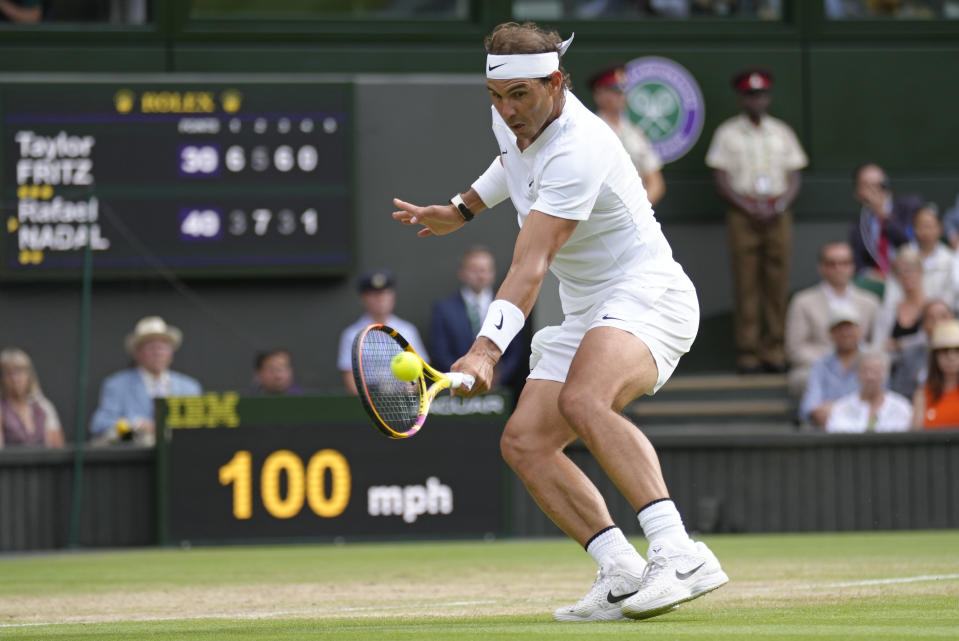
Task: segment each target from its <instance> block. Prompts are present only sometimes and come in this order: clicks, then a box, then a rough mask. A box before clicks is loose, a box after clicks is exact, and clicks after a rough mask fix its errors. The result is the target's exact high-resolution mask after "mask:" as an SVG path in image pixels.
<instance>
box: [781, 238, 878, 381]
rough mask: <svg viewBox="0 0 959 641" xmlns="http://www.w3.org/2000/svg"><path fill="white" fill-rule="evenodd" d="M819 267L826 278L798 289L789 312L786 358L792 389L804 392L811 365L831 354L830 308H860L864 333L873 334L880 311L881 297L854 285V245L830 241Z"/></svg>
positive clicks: (825, 246) (820, 251) (820, 258)
mask: <svg viewBox="0 0 959 641" xmlns="http://www.w3.org/2000/svg"><path fill="white" fill-rule="evenodd" d="M817 269H818V271H819V275H820V276H821V277H822V280H821V281H820V282H818V283H817V284H815V285H813V286H812V287H807V288H806V289H803V290H800V291H798V292H796V293H795V294H794V295H793V297H792V300H791V301H790V302H789V307H788V309H787V311H786V357H787V358H788V359H789V391H790V393H791V394H792V395H793V397H795V398H798V397H799V396H801V395H802V393H803V389H805V387H806V378H807V377H808V376H809V368H810V367H812V364H813V363H815V362H816V361H818V360H819V359H820V358H822V357H823V356H825V355H826V354H828V353H829V352H830V351H831V350H832V348H833V343H832V339H831V337H830V333H829V317H830V310H831V309H832V308H834V307H836V306H839V305H849V306H851V307H852V308H853V309H855V310H856V313H857V316H858V318H859V324H860V327H861V329H862V335H863V336H869V335H870V334H871V333H872V327H873V323H874V321H875V318H876V314H877V313H878V311H879V298H878V297H877V296H876V295H875V294H873V293H872V292H869V291H866V290H865V289H861V288H859V287H856V286H855V285H853V284H852V276H853V271H854V267H853V258H852V247H850V246H849V244H848V243H845V242H828V243H826V244H825V245H823V246H822V247H821V248H820V249H819V261H818V264H817Z"/></svg>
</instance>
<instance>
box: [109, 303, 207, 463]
mask: <svg viewBox="0 0 959 641" xmlns="http://www.w3.org/2000/svg"><path fill="white" fill-rule="evenodd" d="M182 343H183V333H182V332H181V331H180V330H179V329H178V328H176V327H173V326H172V325H167V323H166V321H165V320H163V319H162V318H160V317H159V316H145V317H143V318H141V319H140V320H139V321H137V324H136V327H134V329H133V332H132V333H130V334H128V335H127V337H126V349H127V353H128V354H130V356H132V357H133V360H134V363H135V366H134V367H130V368H128V369H125V370H121V371H119V372H116V373H115V374H111V375H110V376H108V377H107V378H106V379H105V380H104V381H103V385H102V386H101V387H100V404H99V406H98V407H97V409H96V411H95V412H94V414H93V419H92V420H91V421H90V432H91V434H92V435H93V436H94V437H95V438H96V440H97V441H99V442H110V441H115V440H118V439H120V438H127V437H129V438H131V439H132V440H135V441H138V442H140V443H143V444H145V445H149V444H151V443H153V441H154V435H155V432H156V426H155V424H154V422H153V399H155V398H165V397H168V396H199V395H200V394H201V393H202V392H203V390H202V388H201V387H200V384H199V383H198V382H197V381H196V380H195V379H193V378H190V377H189V376H187V375H185V374H180V373H179V372H174V371H172V370H171V369H170V365H171V364H172V363H173V353H174V352H175V351H176V350H177V349H179V348H180V345H181V344H182Z"/></svg>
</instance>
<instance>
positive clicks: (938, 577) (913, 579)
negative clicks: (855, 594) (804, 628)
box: [790, 574, 959, 590]
mask: <svg viewBox="0 0 959 641" xmlns="http://www.w3.org/2000/svg"><path fill="white" fill-rule="evenodd" d="M951 579H959V574H921V575H919V576H903V577H898V578H894V579H865V580H862V581H842V582H839V583H814V584H810V585H793V586H790V587H791V588H793V589H794V590H817V589H820V588H858V587H862V586H866V585H888V584H890V583H920V582H922V581H949V580H951Z"/></svg>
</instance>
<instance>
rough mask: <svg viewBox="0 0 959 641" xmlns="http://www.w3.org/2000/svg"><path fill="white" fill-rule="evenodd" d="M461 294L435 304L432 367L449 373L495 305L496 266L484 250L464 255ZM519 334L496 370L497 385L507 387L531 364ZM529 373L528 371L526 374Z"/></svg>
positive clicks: (495, 380) (476, 249)
mask: <svg viewBox="0 0 959 641" xmlns="http://www.w3.org/2000/svg"><path fill="white" fill-rule="evenodd" d="M457 276H458V277H459V281H460V284H461V287H460V289H459V291H457V292H456V293H454V294H451V295H450V296H447V297H446V298H442V299H440V300H438V301H436V302H435V303H434V304H433V320H432V322H431V324H430V350H431V353H432V354H433V361H432V363H431V364H432V365H433V367H435V368H437V369H439V370H441V371H444V372H448V371H450V367H452V365H453V363H455V362H456V360H457V359H458V358H459V357H460V356H462V355H463V354H465V353H466V352H468V351H469V349H470V347H472V346H473V341H474V340H476V334H477V333H478V332H479V330H480V326H481V325H482V324H483V319H484V318H486V312H487V310H488V308H489V304H490V303H491V302H493V281H494V279H495V278H496V262H495V259H494V258H493V254H492V253H491V252H490V251H489V250H488V249H486V248H485V247H473V248H472V249H469V250H467V252H466V253H465V254H463V260H462V262H461V263H460V268H459V271H458V272H457ZM523 335H524V334H523V332H520V334H518V335H517V336H516V338H514V339H513V341H512V342H511V343H510V345H509V347H507V348H506V352H505V353H504V354H503V357H502V358H501V359H500V361H499V363H497V364H496V368H495V369H494V370H493V382H494V384H495V385H508V384H509V383H510V382H511V381H512V380H513V376H514V374H516V372H517V371H518V370H520V369H522V368H523V366H524V365H525V364H526V363H528V362H529V349H528V347H527V346H525V345H524V344H523V343H524V341H523ZM527 373H528V370H527Z"/></svg>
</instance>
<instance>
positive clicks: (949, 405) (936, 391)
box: [913, 320, 959, 429]
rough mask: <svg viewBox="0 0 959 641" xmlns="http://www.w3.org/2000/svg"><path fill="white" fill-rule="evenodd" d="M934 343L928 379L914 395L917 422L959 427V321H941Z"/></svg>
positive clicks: (934, 426)
mask: <svg viewBox="0 0 959 641" xmlns="http://www.w3.org/2000/svg"><path fill="white" fill-rule="evenodd" d="M930 347H931V348H932V351H931V352H930V353H929V372H928V375H927V376H926V383H925V385H923V386H922V387H920V388H919V389H918V390H916V395H915V397H914V398H913V408H914V412H913V424H914V425H913V426H914V427H917V428H922V429H945V428H954V427H959V321H955V320H948V321H943V322H941V323H939V324H938V325H937V326H936V329H935V330H933V333H932V343H931V345H930Z"/></svg>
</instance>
